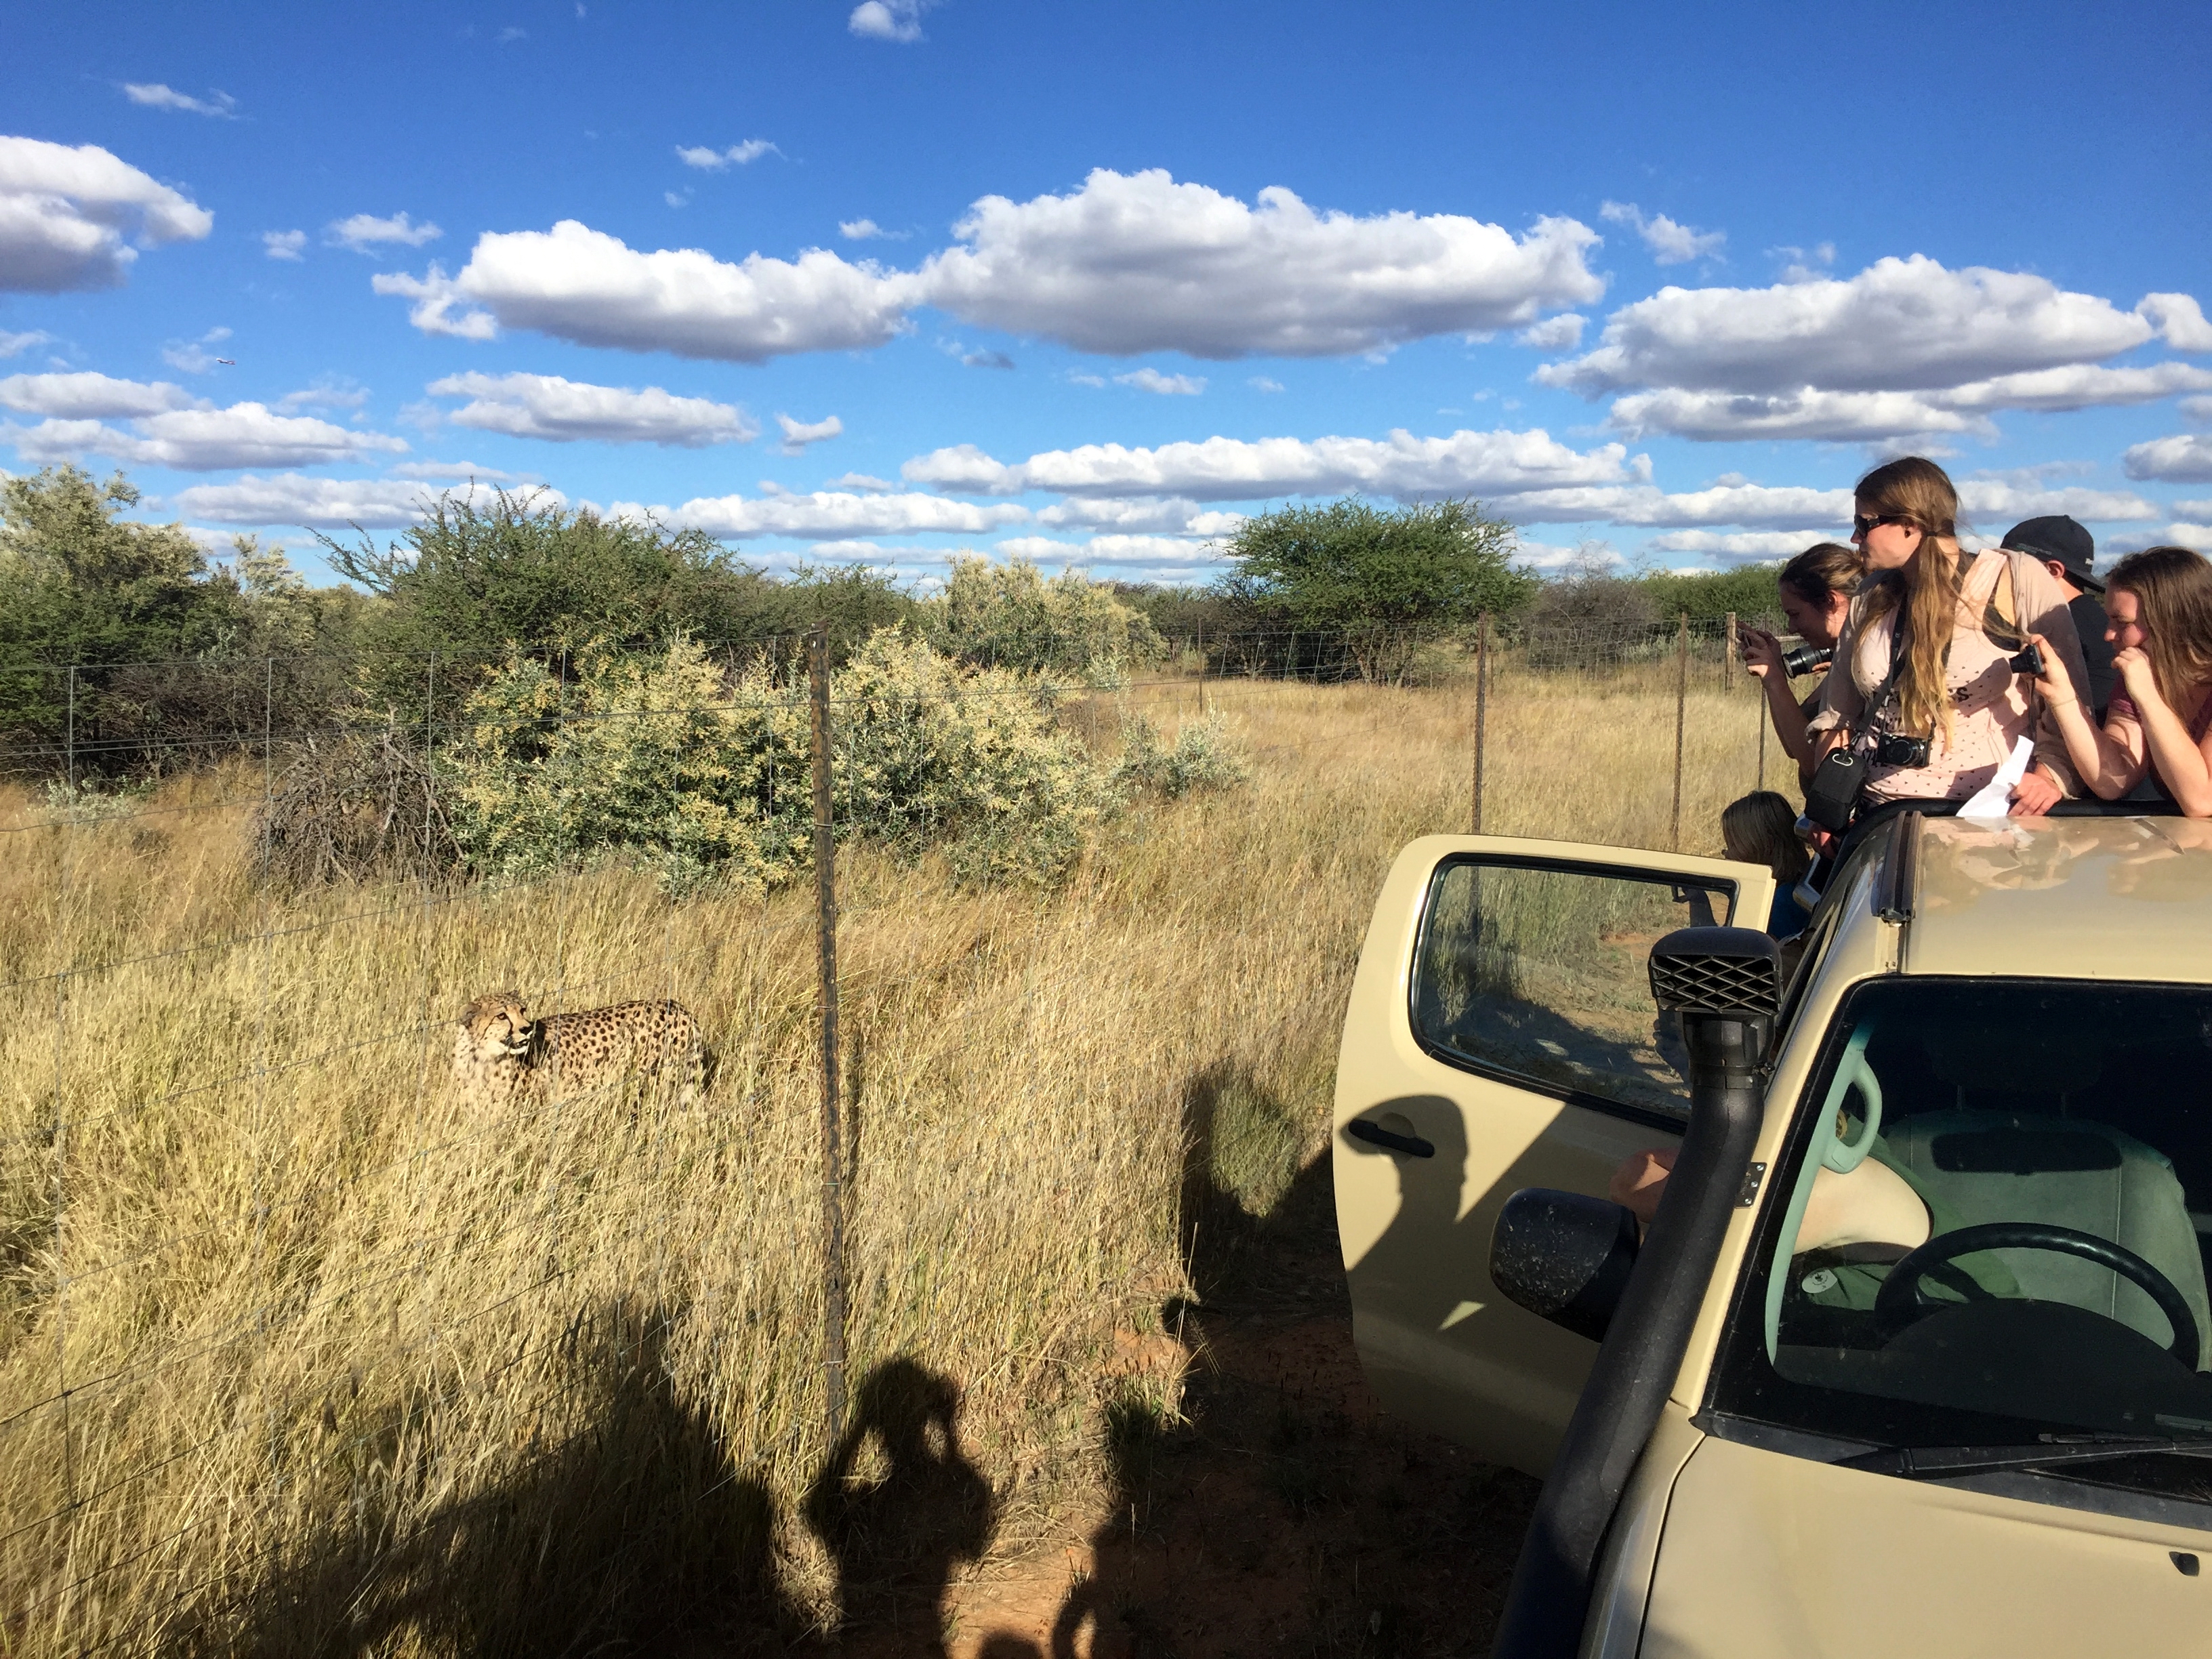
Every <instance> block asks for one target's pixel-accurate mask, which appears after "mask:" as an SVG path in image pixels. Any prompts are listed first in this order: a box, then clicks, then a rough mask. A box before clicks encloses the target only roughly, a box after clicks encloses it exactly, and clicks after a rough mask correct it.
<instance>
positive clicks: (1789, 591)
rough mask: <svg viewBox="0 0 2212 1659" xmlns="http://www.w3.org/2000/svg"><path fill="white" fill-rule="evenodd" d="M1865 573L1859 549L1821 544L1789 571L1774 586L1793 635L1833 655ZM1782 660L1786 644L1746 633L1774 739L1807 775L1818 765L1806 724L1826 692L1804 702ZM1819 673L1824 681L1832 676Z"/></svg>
mask: <svg viewBox="0 0 2212 1659" xmlns="http://www.w3.org/2000/svg"><path fill="white" fill-rule="evenodd" d="M1859 568H1860V566H1859V551H1858V549H1857V548H1855V547H1845V546H1844V544H1842V543H1840V542H1820V543H1816V544H1814V545H1813V546H1811V547H1808V548H1807V549H1806V550H1804V551H1803V552H1802V553H1800V554H1799V555H1798V556H1796V558H1794V559H1792V560H1790V562H1789V563H1787V564H1785V565H1784V566H1783V567H1782V570H1781V574H1779V575H1778V576H1777V577H1776V578H1775V582H1774V586H1775V591H1776V592H1777V593H1778V596H1779V597H1780V599H1781V601H1782V616H1783V619H1784V621H1785V622H1787V623H1789V624H1790V631H1791V632H1792V633H1794V634H1796V635H1797V637H1798V638H1800V639H1802V641H1805V643H1806V644H1808V645H1809V646H1811V647H1813V648H1814V650H1816V651H1830V650H1833V649H1834V648H1835V644H1836V636H1837V635H1838V634H1840V633H1841V632H1842V631H1843V627H1844V621H1845V619H1846V618H1847V617H1850V610H1851V595H1852V594H1854V593H1856V592H1858V586H1859ZM1782 658H1783V650H1782V641H1779V640H1778V639H1777V638H1775V636H1774V635H1771V634H1770V633H1768V632H1767V631H1766V630H1765V629H1763V628H1747V629H1744V630H1743V665H1744V671H1746V672H1747V673H1749V674H1751V675H1753V677H1755V678H1757V679H1758V681H1759V687H1760V689H1761V690H1763V691H1764V692H1765V694H1766V713H1767V718H1768V719H1770V720H1772V721H1773V722H1774V735H1775V737H1776V738H1778V739H1779V740H1780V741H1781V744H1782V752H1783V753H1784V754H1785V755H1787V756H1789V757H1790V759H1791V760H1793V761H1795V762H1796V763H1797V768H1798V770H1799V771H1800V772H1801V773H1802V772H1805V771H1808V770H1809V769H1810V768H1811V764H1812V759H1813V740H1812V738H1811V737H1810V736H1809V735H1808V733H1807V732H1806V729H1805V723H1806V721H1808V720H1810V719H1812V717H1813V716H1814V714H1817V713H1818V712H1819V710H1820V685H1819V684H1818V683H1817V682H1816V683H1815V684H1814V687H1813V691H1812V695H1811V696H1808V697H1807V698H1806V699H1805V700H1804V701H1803V702H1798V701H1797V699H1796V698H1795V697H1794V696H1791V695H1790V675H1789V674H1788V673H1787V672H1786V671H1784V668H1783V665H1782ZM1815 672H1816V673H1818V674H1820V675H1821V676H1822V677H1823V678H1825V677H1826V672H1827V671H1826V669H1818V670H1815Z"/></svg>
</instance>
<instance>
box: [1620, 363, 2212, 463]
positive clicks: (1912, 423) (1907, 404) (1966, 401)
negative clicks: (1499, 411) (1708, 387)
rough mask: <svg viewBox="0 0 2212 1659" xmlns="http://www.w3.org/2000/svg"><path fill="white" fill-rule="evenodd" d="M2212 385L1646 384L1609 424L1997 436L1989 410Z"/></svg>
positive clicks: (2105, 380) (2039, 376)
mask: <svg viewBox="0 0 2212 1659" xmlns="http://www.w3.org/2000/svg"><path fill="white" fill-rule="evenodd" d="M2204 387H2212V370H2207V369H2202V368H2197V367H2195V366H2194V365H2193V364H2190V363H2177V362H2165V363H2152V364H2148V365H2147V366H2144V367H2142V368H2106V367H2105V366H2104V365H2102V364H2099V363H2070V364H2067V365H2065V366H2063V367H2062V368H2036V369H2027V370H2024V371H2022V372H2021V373H2020V374H2001V375H1997V376H1996V377H1994V378H1992V379H1990V380H1972V381H1969V382H1967V383H1966V385H1964V386H1954V387H1953V388H1951V389H1950V390H1948V391H1942V392H1824V391H1821V390H1820V388H1818V387H1815V386H1804V387H1801V388H1799V389H1798V390H1796V391H1793V392H1773V393H1752V392H1675V391H1666V392H1637V393H1635V394H1633V395H1632V396H1629V397H1626V398H1617V399H1615V400H1614V402H1613V409H1612V412H1611V415H1610V416H1609V417H1608V421H1609V424H1611V425H1612V426H1613V428H1615V429H1616V430H1618V431H1620V432H1623V433H1626V434H1627V435H1629V436H1631V437H1638V436H1642V435H1644V434H1646V433H1652V432H1666V433H1672V434H1673V435H1675V436H1677V437H1681V438H1693V439H1703V440H1715V441H1726V440H1735V439H1743V438H1817V439H1822V440H1826V441H1830V442H1838V443H1842V442H1872V441H1879V440H1881V439H1885V438H1895V437H1900V436H1907V435H1911V436H1933V435H1941V434H1947V433H1973V434H1976V435H1980V436H1984V437H1990V436H1994V435H1995V434H1996V427H1995V426H1994V425H1993V424H1992V423H1991V422H1990V419H1989V418H1988V417H1989V414H1990V411H1993V410H2004V409H2026V410H2042V411H2045V412H2052V413H2056V412H2060V411H2065V410H2077V409H2099V408H2110V407H2113V406H2116V405H2119V404H2142V403H2152V402H2155V401H2156V400H2157V399H2159V398H2170V397H2172V395H2173V394H2174V393H2175V392H2193V391H2197V390H2198V389H2200V388H2204Z"/></svg>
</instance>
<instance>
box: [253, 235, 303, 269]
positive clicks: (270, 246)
mask: <svg viewBox="0 0 2212 1659" xmlns="http://www.w3.org/2000/svg"><path fill="white" fill-rule="evenodd" d="M305 246H307V232H306V231H304V230H264V231H263V232H262V233H261V251H262V252H264V253H266V254H267V255H268V256H269V257H270V258H272V259H289V260H292V261H293V262H294V263H295V264H296V263H298V262H299V261H300V260H301V258H303V257H304V256H303V255H302V254H301V252H300V250H301V249H302V248H304V247H305Z"/></svg>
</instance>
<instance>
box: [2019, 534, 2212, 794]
mask: <svg viewBox="0 0 2212 1659" xmlns="http://www.w3.org/2000/svg"><path fill="white" fill-rule="evenodd" d="M2105 616H2106V629H2105V637H2106V639H2108V640H2110V641H2112V645H2113V647H2114V653H2113V657H2112V668H2113V671H2114V672H2115V673H2116V674H2117V675H2118V678H2119V681H2120V684H2119V688H2118V690H2116V691H2115V692H2114V693H2113V696H2112V704H2111V706H2110V707H2109V708H2106V711H2105V724H2104V726H2103V728H2102V729H2101V730H2100V728H2098V727H2097V726H2093V725H2091V724H2090V722H2089V717H2088V713H2087V710H2086V709H2085V708H2084V707H2083V706H2082V702H2081V698H2080V697H2079V696H2077V695H2075V690H2074V688H2073V687H2072V686H2070V685H2069V684H2065V683H2064V681H2063V680H2062V679H2061V678H2059V677H2058V676H2057V674H2056V673H2055V672H2051V671H2049V663H2048V659H2049V658H2050V656H2051V653H2050V652H2049V651H2047V650H2046V651H2045V653H2044V655H2045V665H2046V671H2045V674H2044V676H2043V678H2041V679H2040V680H2039V681H2038V682H2037V684H2038V686H2039V689H2040V690H2041V691H2042V693H2043V699H2044V702H2045V704H2046V705H2047V706H2048V707H2049V708H2050V709H2051V714H2052V715H2053V716H2055V717H2056V719H2057V722H2058V729H2059V731H2060V732H2062V733H2063V734H2064V736H2065V738H2066V752H2067V754H2068V756H2069V757H2070V758H2071V759H2072V761H2073V763H2074V769H2075V772H2076V773H2077V774H2078V775H2080V777H2081V782H2082V784H2083V786H2084V787H2087V789H2089V790H2090V791H2091V792H2092V793H2094V794H2097V795H2099V796H2101V797H2102V798H2103V799H2106V800H2118V799H2120V798H2121V797H2122V796H2124V795H2129V794H2130V793H2133V794H2134V795H2135V796H2136V798H2138V799H2141V798H2143V797H2144V796H2145V795H2146V794H2147V795H2148V799H2165V800H2166V801H2168V802H2170V803H2172V805H2176V806H2179V808H2180V809H2181V811H2182V812H2183V813H2184V814H2185V815H2186V816H2187V817H2192V818H2203V817H2212V561H2208V560H2206V559H2205V557H2204V556H2203V555H2202V554H2201V553H2194V552H2191V550H2189V549H2188V548H2185V547H2153V548H2148V549H2146V550H2144V551H2142V552H2141V553H2130V554H2129V555H2128V556H2127V557H2126V558H2124V559H2122V560H2121V561H2120V562H2119V563H2118V564H2117V565H2115V566H2114V567H2113V568H2112V574H2111V575H2110V576H2108V577H2106V580H2105ZM2037 643H2038V644H2041V643H2042V641H2040V640H2038V641H2037ZM2146 783H2148V791H2145V790H2143V789H2141V788H2139V787H2138V786H2139V785H2143V784H2146Z"/></svg>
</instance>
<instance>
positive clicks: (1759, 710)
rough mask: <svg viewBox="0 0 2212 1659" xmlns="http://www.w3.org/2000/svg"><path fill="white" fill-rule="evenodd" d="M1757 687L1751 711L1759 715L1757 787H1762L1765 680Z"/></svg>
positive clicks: (1763, 773) (1764, 774)
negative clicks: (1758, 693) (1757, 696)
mask: <svg viewBox="0 0 2212 1659" xmlns="http://www.w3.org/2000/svg"><path fill="white" fill-rule="evenodd" d="M1765 690H1766V686H1765V682H1763V681H1762V682H1761V683H1760V684H1759V692H1760V696H1759V701H1758V702H1756V703H1754V704H1753V706H1752V712H1753V714H1756V715H1757V716H1758V717H1759V788H1761V789H1764V788H1765V787H1766V697H1765Z"/></svg>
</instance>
